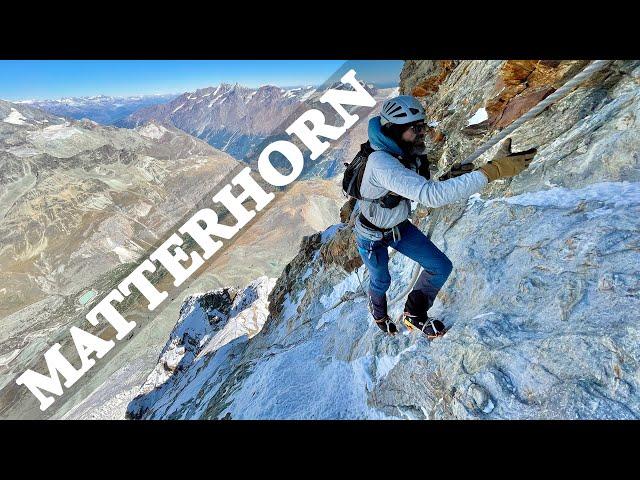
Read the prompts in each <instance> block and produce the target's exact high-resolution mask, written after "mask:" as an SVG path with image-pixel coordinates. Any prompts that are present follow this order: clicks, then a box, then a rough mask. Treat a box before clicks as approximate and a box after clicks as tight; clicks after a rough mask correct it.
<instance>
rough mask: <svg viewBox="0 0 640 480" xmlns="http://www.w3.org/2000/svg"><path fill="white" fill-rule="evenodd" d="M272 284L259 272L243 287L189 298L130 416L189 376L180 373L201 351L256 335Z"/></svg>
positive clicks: (194, 367) (191, 367)
mask: <svg viewBox="0 0 640 480" xmlns="http://www.w3.org/2000/svg"><path fill="white" fill-rule="evenodd" d="M274 284H275V279H274V278H271V279H270V278H268V277H260V278H258V279H256V280H255V281H253V282H251V283H250V284H249V285H247V286H246V287H245V288H244V289H242V290H236V289H219V290H214V291H211V292H207V293H204V294H201V295H192V296H190V297H188V298H187V299H186V300H185V303H184V304H183V306H182V308H181V311H180V318H179V319H178V322H177V324H176V327H175V328H174V330H173V331H172V332H171V335H170V338H169V341H168V342H167V344H166V345H165V347H164V349H163V350H162V353H161V354H160V358H159V359H158V364H157V366H156V368H155V369H154V370H153V371H152V372H151V374H150V375H149V376H148V378H147V380H146V382H145V383H144V384H143V385H142V387H141V388H140V391H139V392H138V397H137V398H136V399H135V400H134V401H133V402H132V403H131V405H130V406H129V412H130V413H131V415H133V416H139V415H140V414H141V413H143V412H145V411H147V410H148V409H149V408H151V407H154V408H155V407H156V405H155V403H156V402H157V401H162V397H163V395H164V394H166V392H167V391H171V390H175V389H180V388H186V387H187V386H188V383H189V380H188V379H189V378H190V377H188V375H187V376H186V377H185V375H186V374H189V373H191V372H192V371H194V370H197V369H198V368H200V366H201V365H203V363H198V362H201V361H202V359H203V357H204V356H206V355H211V354H213V353H215V352H216V351H217V350H218V349H220V348H222V347H224V346H225V345H226V344H228V343H229V342H232V341H234V340H235V339H237V338H239V337H246V338H251V337H253V336H255V335H256V334H257V333H258V332H259V331H260V330H261V329H262V326H263V325H264V322H265V321H266V319H267V316H268V313H269V311H268V307H269V303H268V300H267V297H268V295H269V293H270V292H271V289H272V288H273V286H274ZM196 363H198V364H197V365H196Z"/></svg>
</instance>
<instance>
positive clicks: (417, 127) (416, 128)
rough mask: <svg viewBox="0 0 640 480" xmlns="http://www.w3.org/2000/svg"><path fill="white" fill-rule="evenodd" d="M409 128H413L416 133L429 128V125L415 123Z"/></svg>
mask: <svg viewBox="0 0 640 480" xmlns="http://www.w3.org/2000/svg"><path fill="white" fill-rule="evenodd" d="M409 128H410V129H411V130H413V133H415V134H416V135H417V134H419V133H422V132H424V131H426V130H427V126H426V125H425V124H424V123H414V124H413V125H411V126H410V127H409Z"/></svg>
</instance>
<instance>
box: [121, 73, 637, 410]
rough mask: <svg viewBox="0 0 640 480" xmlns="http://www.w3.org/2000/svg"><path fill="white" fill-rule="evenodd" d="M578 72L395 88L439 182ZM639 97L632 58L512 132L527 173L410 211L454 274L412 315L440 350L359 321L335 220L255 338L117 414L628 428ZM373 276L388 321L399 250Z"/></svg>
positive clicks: (308, 246) (362, 310)
mask: <svg viewBox="0 0 640 480" xmlns="http://www.w3.org/2000/svg"><path fill="white" fill-rule="evenodd" d="M581 66H583V65H581V64H580V62H567V61H565V62H542V61H534V62H514V61H508V62H502V61H461V62H457V61H455V62H454V61H438V62H432V61H423V62H419V61H412V62H407V64H406V65H405V69H404V71H403V73H402V76H401V90H402V91H403V92H405V93H407V92H413V93H414V94H416V95H419V96H420V97H421V98H423V99H424V104H425V107H426V109H427V115H428V120H429V121H430V124H431V125H432V127H433V129H432V132H431V133H432V134H431V137H430V138H431V140H430V142H429V145H428V146H429V148H430V150H431V158H432V160H433V161H434V162H437V164H438V166H439V168H440V170H441V171H442V170H444V169H445V168H446V166H447V165H450V164H451V163H453V162H454V161H456V160H460V159H462V158H464V156H465V155H468V154H469V153H471V152H472V151H473V150H474V149H475V148H476V147H477V146H479V145H480V144H481V143H482V142H483V141H484V140H486V139H487V138H489V137H490V136H491V135H492V134H494V133H495V132H497V131H498V130H499V129H500V128H502V127H504V126H505V125H508V124H509V123H510V122H512V121H513V120H514V119H515V118H517V116H518V114H519V113H520V112H523V111H526V110H527V109H528V108H530V106H531V105H532V104H534V103H535V101H534V100H533V99H539V98H543V97H544V96H546V95H548V94H549V93H550V92H551V91H553V89H555V88H557V86H558V85H559V84H561V83H562V82H563V81H565V80H566V78H568V77H569V76H571V74H572V72H573V73H575V70H579V68H580V67H581ZM639 93H640V63H639V62H635V61H617V62H614V63H612V64H611V65H610V66H609V67H608V68H607V69H606V70H605V71H603V72H601V73H599V74H597V76H596V77H595V78H593V79H592V80H591V81H590V82H589V83H587V84H585V85H583V86H581V87H580V88H578V89H576V90H575V91H574V92H573V93H571V94H570V95H569V96H567V97H566V98H565V99H563V100H561V101H560V102H558V103H557V104H555V105H553V106H551V107H549V108H548V109H547V110H546V111H545V112H543V113H542V114H541V115H540V116H538V117H537V118H536V119H534V120H532V121H530V122H528V123H527V124H525V125H524V126H522V127H521V128H519V129H518V130H517V131H516V132H515V133H514V134H513V147H514V150H520V149H527V148H530V147H532V146H537V147H538V154H537V156H536V158H535V160H534V162H533V163H532V164H531V166H530V167H529V169H528V170H526V171H525V172H523V173H522V174H520V175H519V176H517V177H515V178H513V179H510V180H502V181H498V182H494V183H492V184H491V185H490V186H488V187H487V188H486V189H485V190H484V191H482V192H481V193H479V194H476V195H474V196H472V197H471V198H470V199H468V200H465V201H460V202H458V203H456V204H452V205H448V206H445V207H442V208H440V209H436V210H431V211H429V210H428V209H424V208H418V209H417V210H416V211H415V212H414V217H413V221H414V223H415V224H417V225H418V226H419V227H420V228H421V229H422V230H423V231H424V232H426V233H427V234H428V235H429V236H430V238H431V239H432V240H433V241H434V243H435V244H436V245H438V246H439V247H440V248H441V249H442V250H443V251H444V252H445V253H446V254H447V255H448V256H449V257H450V258H451V260H452V262H453V264H454V270H453V273H452V275H451V276H450V278H449V280H448V281H447V283H446V284H445V286H444V288H443V290H442V292H441V293H440V295H439V298H438V299H437V301H436V303H435V305H434V307H433V308H432V310H431V312H430V313H431V314H432V315H434V316H437V317H439V318H441V319H442V320H443V321H444V323H445V324H446V325H447V326H448V327H449V328H450V331H449V332H448V333H447V335H446V336H445V337H443V338H440V339H437V340H434V341H432V342H428V341H427V340H425V339H424V337H420V336H419V334H417V333H413V334H411V333H409V332H406V331H403V332H402V334H401V335H397V336H396V337H387V336H384V335H382V334H381V333H380V332H379V330H378V329H377V327H375V326H373V325H372V324H371V320H370V319H369V316H368V312H367V309H366V297H365V295H364V290H365V289H366V284H367V274H366V271H365V269H364V267H363V266H361V265H360V261H359V259H358V256H357V252H356V251H355V249H354V248H353V240H352V238H351V237H352V233H351V230H350V227H349V226H348V225H346V224H344V223H342V224H337V225H334V226H333V227H330V228H329V229H327V230H325V231H324V232H322V233H318V234H314V235H311V236H308V237H305V238H304V239H303V241H302V243H301V246H300V251H299V253H298V255H297V256H296V258H295V259H294V260H293V261H292V262H291V263H290V264H289V265H287V267H286V268H285V270H284V271H283V273H282V275H281V276H280V278H279V279H278V281H277V282H276V284H275V286H274V287H273V289H272V291H271V294H270V296H269V318H268V319H267V321H266V322H265V324H264V326H263V328H262V330H261V331H260V333H258V334H257V335H255V336H254V337H253V338H251V339H246V338H242V339H236V340H234V341H231V342H229V343H227V344H225V345H224V347H223V348H217V349H214V348H210V349H207V352H206V353H204V354H202V355H201V356H200V360H199V362H197V363H194V364H193V366H191V367H189V368H187V369H186V370H185V371H184V372H182V373H181V375H180V376H179V377H176V378H175V381H173V380H167V381H166V382H165V383H164V384H163V385H165V384H166V385H167V387H166V388H163V387H162V386H158V388H159V389H156V390H152V391H151V392H143V396H142V398H141V399H139V400H137V401H136V402H134V403H133V404H131V405H130V413H131V414H133V415H134V416H136V417H138V418H140V417H141V418H442V419H449V418H483V419H500V418H638V417H640V396H639V395H638V388H640V369H639V364H638V362H639V359H640V342H639V339H640V326H639V325H638V322H637V319H638V316H639V314H640V304H639V302H638V294H639V287H640V284H639V281H638V279H639V278H640V275H639V272H638V265H640V262H639V260H640V253H639V252H640V249H639V244H638V238H639V237H638V230H639V228H638V227H639V225H640V220H639V218H640V173H639V172H640V170H639V168H638V167H639V165H638V163H639V160H638V151H640V135H639V134H638V131H639V130H638V114H639V113H640V95H639ZM363 141H364V139H363ZM495 148H497V147H495ZM495 148H494V150H495ZM493 153H494V151H489V152H487V154H486V155H485V156H484V157H481V158H480V159H479V160H478V161H477V162H478V163H482V162H484V161H486V160H487V159H488V158H491V156H492V154H493ZM390 268H391V275H392V280H393V284H392V287H391V290H390V291H389V293H388V295H389V298H390V309H391V313H392V314H393V315H397V314H399V313H400V312H401V309H402V305H403V303H404V298H403V297H400V296H399V294H400V293H401V292H403V291H404V290H405V289H406V287H407V285H408V284H409V283H410V280H411V278H412V276H413V275H414V273H416V272H417V269H416V265H415V264H414V263H413V262H411V261H410V260H408V259H406V258H404V257H402V256H401V255H400V254H393V255H392V257H391V262H390ZM169 343H171V341H170V342H169ZM205 348H206V347H205ZM154 392H161V393H154ZM143 401H144V405H145V409H144V410H141V409H139V408H138V405H140V402H143Z"/></svg>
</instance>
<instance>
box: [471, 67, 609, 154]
mask: <svg viewBox="0 0 640 480" xmlns="http://www.w3.org/2000/svg"><path fill="white" fill-rule="evenodd" d="M610 62H611V60H594V61H593V62H592V63H591V64H590V65H589V66H587V68H585V69H584V70H582V71H581V72H580V73H578V74H577V75H576V76H575V77H573V78H572V79H571V80H569V81H568V82H567V83H565V84H564V85H562V86H561V87H560V88H559V89H558V90H556V91H555V92H553V93H552V94H551V95H549V96H548V97H547V98H545V99H544V100H541V101H540V103H538V104H537V105H536V106H535V107H533V108H532V109H531V110H529V111H528V112H527V113H525V114H524V115H522V116H521V117H520V118H518V119H517V120H516V121H515V122H513V123H512V124H511V125H509V126H508V127H506V128H505V129H503V130H501V131H500V133H498V134H497V135H495V136H493V137H491V139H490V140H489V141H487V142H486V143H485V144H484V145H482V146H481V147H480V148H478V149H477V150H476V151H475V152H473V153H472V154H471V155H469V156H468V157H467V158H465V159H464V160H463V161H462V162H461V164H462V165H465V164H467V163H471V162H473V161H474V160H475V159H476V158H478V157H479V156H480V155H482V154H483V153H484V152H486V151H487V150H489V149H490V148H491V147H493V146H494V145H495V144H497V143H498V142H499V141H500V140H502V139H503V138H505V137H507V136H508V135H509V134H510V133H511V132H513V131H514V130H515V129H517V128H518V127H519V126H520V125H522V124H523V123H525V122H526V121H528V120H531V119H532V118H533V117H535V116H536V115H538V114H539V113H540V112H542V111H543V110H544V109H545V108H547V107H548V106H549V105H551V104H552V103H555V102H557V101H558V100H560V99H561V98H563V97H564V96H566V95H567V94H568V93H569V92H570V91H571V90H573V89H574V88H575V87H576V86H578V85H579V84H581V83H582V82H584V81H585V80H586V79H587V78H589V77H590V76H591V75H593V74H594V73H595V72H598V71H600V70H602V69H603V68H604V67H606V66H607V65H608V64H609V63H610Z"/></svg>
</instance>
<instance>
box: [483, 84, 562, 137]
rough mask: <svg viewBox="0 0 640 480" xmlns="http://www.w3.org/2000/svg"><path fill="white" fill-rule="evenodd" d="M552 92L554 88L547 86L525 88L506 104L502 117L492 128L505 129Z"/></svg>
mask: <svg viewBox="0 0 640 480" xmlns="http://www.w3.org/2000/svg"><path fill="white" fill-rule="evenodd" d="M553 92H555V88H553V87H548V86H543V87H538V88H527V89H526V91H525V92H523V93H522V94H520V95H518V96H517V97H515V98H513V99H512V100H511V101H510V102H509V103H508V104H507V106H506V107H505V109H504V110H503V112H502V116H501V117H500V119H499V120H498V121H497V122H496V123H495V125H494V126H495V127H496V128H504V127H506V126H507V125H509V124H511V123H512V122H513V121H514V120H516V119H518V118H519V117H520V116H521V115H524V114H525V113H526V112H528V111H529V110H530V109H531V108H532V107H533V106H535V105H536V104H537V103H538V102H539V101H540V100H542V99H543V98H545V97H548V96H549V95H551V94H552V93H553Z"/></svg>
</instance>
